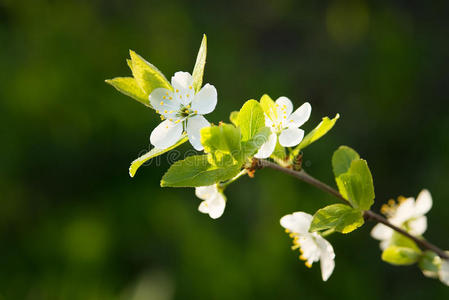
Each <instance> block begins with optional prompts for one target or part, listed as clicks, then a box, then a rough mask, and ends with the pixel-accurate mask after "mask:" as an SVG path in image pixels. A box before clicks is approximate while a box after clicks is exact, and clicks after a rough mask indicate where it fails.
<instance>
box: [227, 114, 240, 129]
mask: <svg viewBox="0 0 449 300" xmlns="http://www.w3.org/2000/svg"><path fill="white" fill-rule="evenodd" d="M238 117H239V112H238V111H233V112H231V114H230V115H229V120H230V121H231V123H232V124H234V125H235V126H239V122H238Z"/></svg>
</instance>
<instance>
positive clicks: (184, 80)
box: [171, 72, 193, 91]
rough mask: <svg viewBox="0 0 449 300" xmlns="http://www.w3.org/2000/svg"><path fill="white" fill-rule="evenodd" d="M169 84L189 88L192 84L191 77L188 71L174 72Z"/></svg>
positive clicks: (183, 88)
mask: <svg viewBox="0 0 449 300" xmlns="http://www.w3.org/2000/svg"><path fill="white" fill-rule="evenodd" d="M171 85H172V86H173V88H174V89H175V91H176V89H179V90H189V88H190V87H191V86H192V85H193V77H192V75H190V73H189V72H176V73H175V75H173V77H172V78H171Z"/></svg>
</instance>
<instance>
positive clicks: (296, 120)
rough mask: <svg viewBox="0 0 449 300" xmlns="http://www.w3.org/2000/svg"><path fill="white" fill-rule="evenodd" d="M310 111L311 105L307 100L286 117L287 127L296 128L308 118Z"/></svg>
mask: <svg viewBox="0 0 449 300" xmlns="http://www.w3.org/2000/svg"><path fill="white" fill-rule="evenodd" d="M311 113H312V106H311V105H310V103H309V102H306V103H304V104H303V105H301V106H300V107H299V108H298V109H297V110H295V112H294V113H292V114H291V115H290V117H289V118H288V119H287V124H286V125H287V126H288V127H289V128H298V127H300V126H301V125H302V124H304V123H305V122H306V121H307V120H308V119H309V118H310V114H311Z"/></svg>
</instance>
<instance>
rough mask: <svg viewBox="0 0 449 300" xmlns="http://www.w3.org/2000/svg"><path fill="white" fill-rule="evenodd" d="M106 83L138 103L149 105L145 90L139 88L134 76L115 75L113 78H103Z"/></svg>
mask: <svg viewBox="0 0 449 300" xmlns="http://www.w3.org/2000/svg"><path fill="white" fill-rule="evenodd" d="M105 81H106V83H108V84H110V85H112V86H113V87H115V89H116V90H117V91H119V92H120V93H122V94H125V95H126V96H129V97H131V98H133V99H135V100H137V101H139V102H140V103H142V104H144V105H146V106H148V107H151V105H150V101H149V100H148V96H147V95H146V94H145V92H144V91H143V90H142V89H141V88H140V86H139V85H138V84H137V82H136V81H135V79H134V78H132V77H116V78H113V79H107V80H105Z"/></svg>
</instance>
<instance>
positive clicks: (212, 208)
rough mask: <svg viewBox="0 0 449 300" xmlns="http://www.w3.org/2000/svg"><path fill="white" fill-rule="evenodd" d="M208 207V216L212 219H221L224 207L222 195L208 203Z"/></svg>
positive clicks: (224, 202) (224, 200)
mask: <svg viewBox="0 0 449 300" xmlns="http://www.w3.org/2000/svg"><path fill="white" fill-rule="evenodd" d="M207 204H208V205H209V216H210V217H211V218H212V219H217V218H219V217H221V215H222V214H223V212H224V210H225V207H226V199H225V198H224V196H223V194H221V193H218V194H217V195H216V196H215V197H214V198H213V199H212V200H211V201H208V202H207Z"/></svg>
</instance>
